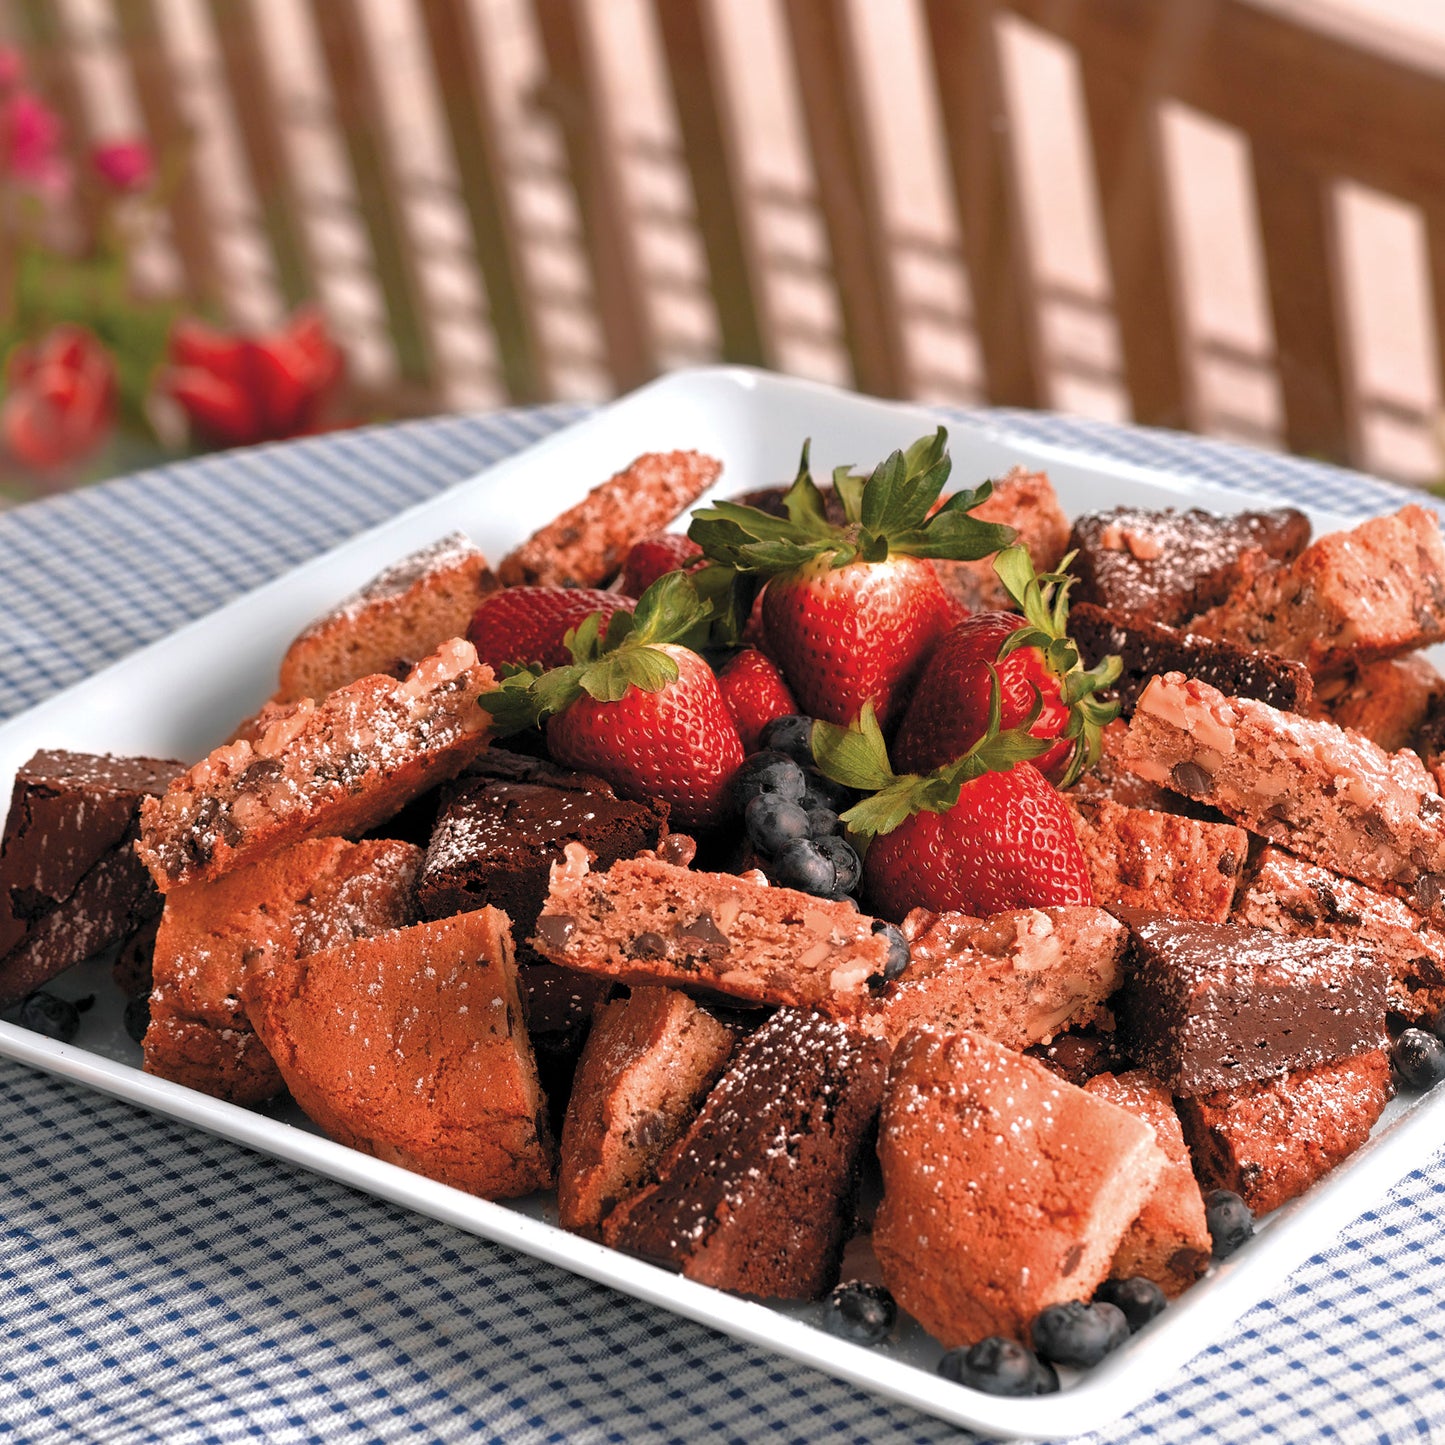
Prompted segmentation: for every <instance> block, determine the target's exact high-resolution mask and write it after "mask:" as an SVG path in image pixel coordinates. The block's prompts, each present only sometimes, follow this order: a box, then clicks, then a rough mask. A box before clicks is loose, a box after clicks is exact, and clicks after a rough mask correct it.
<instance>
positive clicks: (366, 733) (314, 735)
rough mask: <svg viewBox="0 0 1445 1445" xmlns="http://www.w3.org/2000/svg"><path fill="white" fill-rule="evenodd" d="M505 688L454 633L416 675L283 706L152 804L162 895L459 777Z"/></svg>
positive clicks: (143, 829) (150, 861)
mask: <svg viewBox="0 0 1445 1445" xmlns="http://www.w3.org/2000/svg"><path fill="white" fill-rule="evenodd" d="M492 685H493V677H492V669H491V668H490V667H488V666H487V665H486V664H485V663H479V662H478V661H477V653H476V649H475V648H474V647H473V646H472V645H471V643H470V642H466V641H464V640H463V639H461V638H451V639H450V640H449V641H447V642H445V643H443V644H442V646H441V647H440V648H438V649H437V651H436V652H434V653H433V654H432V655H431V656H430V657H428V658H426V659H424V660H423V661H422V662H420V663H418V664H417V665H416V667H414V668H413V669H412V670H411V671H410V672H409V673H408V674H407V675H406V677H405V678H403V679H402V680H401V681H397V680H396V679H394V678H389V677H380V676H377V677H363V678H361V679H360V680H359V681H357V682H353V683H350V684H349V685H348V686H346V687H343V688H342V689H341V690H340V691H339V692H333V693H332V694H331V695H330V696H329V697H327V698H326V699H325V701H323V702H319V703H313V702H311V701H310V700H307V699H303V700H302V701H301V702H299V703H296V704H295V705H294V706H292V707H289V708H284V709H280V710H278V711H276V712H275V713H274V715H272V716H271V718H270V720H269V722H268V723H267V725H266V727H265V729H264V730H263V731H262V733H261V734H260V736H259V737H257V738H256V739H255V741H254V742H245V741H240V742H234V743H228V744H226V745H225V746H224V747H219V748H217V749H216V750H215V751H214V752H212V753H211V754H210V755H209V756H208V757H206V758H203V759H202V760H201V761H200V762H199V763H197V764H196V765H195V767H193V768H191V769H190V771H189V772H187V773H185V774H183V775H182V776H181V777H179V778H177V779H176V780H175V781H174V782H173V783H172V784H171V785H170V787H168V788H167V789H166V791H165V794H164V796H162V797H160V798H147V799H146V801H145V803H144V804H142V806H141V821H140V841H139V842H138V844H137V845H136V846H137V851H138V852H139V853H140V856H141V859H142V861H143V862H144V863H145V865H146V867H147V868H149V869H150V872H151V876H152V877H153V878H154V879H155V881H156V884H157V886H158V887H159V888H160V890H161V892H163V893H164V892H166V891H167V890H168V889H170V888H174V887H176V886H177V885H179V884H182V883H199V882H205V881H207V880H209V879H212V878H218V877H220V875H221V874H222V873H224V872H226V871H227V869H230V868H235V867H237V866H239V865H240V864H241V863H246V862H253V861H255V860H256V859H257V858H262V857H265V856H266V855H267V854H268V853H274V852H276V851H277V850H278V849H280V848H284V847H285V846H286V845H287V844H289V843H297V842H300V841H301V839H303V838H314V837H318V836H321V835H323V834H326V835H332V834H337V835H341V836H343V837H344V836H355V835H357V834H360V833H364V832H366V830H367V829H369V828H373V827H375V826H376V825H377V824H378V823H381V822H383V821H385V820H386V819H387V818H389V817H391V816H392V815H393V814H394V813H395V812H396V811H397V810H398V809H399V808H401V807H402V806H403V805H404V804H406V803H408V802H410V801H411V800H412V799H413V798H414V797H416V796H417V795H418V794H419V793H422V792H424V791H425V790H426V789H427V788H430V787H432V786H434V785H435V784H437V783H441V782H445V781H446V780H447V779H448V778H451V777H454V776H455V775H456V774H457V773H459V772H460V771H461V770H462V769H463V768H464V767H466V765H467V764H468V763H469V762H470V761H471V760H472V759H473V758H474V757H476V756H477V754H478V753H480V752H481V751H482V749H483V748H485V747H486V745H487V737H488V729H489V727H490V724H491V718H490V717H489V715H488V714H487V713H486V712H485V711H484V710H483V709H482V707H481V705H480V704H479V703H478V701H477V699H478V697H480V695H481V694H482V693H483V692H488V691H490V690H491V688H492Z"/></svg>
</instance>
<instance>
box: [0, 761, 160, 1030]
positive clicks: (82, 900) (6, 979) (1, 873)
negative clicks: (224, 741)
mask: <svg viewBox="0 0 1445 1445" xmlns="http://www.w3.org/2000/svg"><path fill="white" fill-rule="evenodd" d="M183 771H184V764H182V763H175V762H167V761H162V760H160V759H156V758H118V757H110V756H107V755H94V754H90V753H72V752H62V751H44V752H38V753H36V754H35V756H34V757H33V758H31V759H30V761H29V762H27V763H26V764H24V766H23V767H21V768H20V769H19V771H18V772H17V773H16V774H15V785H14V788H13V790H12V792H11V799H10V812H9V814H8V815H7V817H6V820H5V834H4V841H3V843H0V1005H3V1004H7V1003H13V1002H14V1001H15V1000H16V999H19V998H23V997H24V996H25V995H26V994H27V993H29V992H30V991H31V990H32V989H34V988H36V987H38V986H39V985H40V984H42V983H44V982H45V981H46V980H47V979H49V978H53V977H54V976H55V975H56V974H58V973H61V972H63V971H64V970H65V969H67V968H69V967H70V966H71V965H72V964H76V963H79V962H80V961H81V960H82V959H85V958H89V957H90V956H91V954H93V953H98V952H99V951H100V950H101V949H103V948H106V947H108V946H109V945H110V944H112V943H115V942H116V941H117V940H118V939H121V938H124V937H125V935H126V934H128V933H131V932H133V931H134V930H135V929H136V928H137V927H138V926H139V925H140V924H141V923H143V922H144V921H145V920H146V919H147V918H150V917H153V916H154V915H155V914H156V913H158V912H159V911H160V906H161V899H160V894H159V893H158V892H157V891H156V889H155V886H154V885H153V884H152V883H151V881H150V879H149V877H148V876H146V875H145V869H144V867H141V868H140V869H139V871H137V864H138V862H139V860H138V859H137V858H136V856H135V854H134V852H133V850H132V848H131V843H132V842H133V841H134V839H135V834H136V818H137V814H138V813H139V810H140V804H141V799H142V798H147V797H157V796H159V795H160V794H161V793H163V792H164V791H165V789H166V786H167V785H168V784H169V782H170V780H171V779H172V778H174V777H176V776H178V775H179V774H180V773H181V772H183Z"/></svg>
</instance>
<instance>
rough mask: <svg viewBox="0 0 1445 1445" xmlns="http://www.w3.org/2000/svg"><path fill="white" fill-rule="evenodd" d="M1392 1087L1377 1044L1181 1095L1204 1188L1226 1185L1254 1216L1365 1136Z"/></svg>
mask: <svg viewBox="0 0 1445 1445" xmlns="http://www.w3.org/2000/svg"><path fill="white" fill-rule="evenodd" d="M1391 1092H1392V1088H1391V1084H1390V1060H1389V1055H1388V1054H1386V1053H1385V1051H1384V1050H1382V1049H1376V1050H1372V1051H1371V1052H1369V1053H1364V1054H1355V1055H1354V1056H1353V1057H1351V1058H1347V1059H1336V1060H1334V1061H1332V1062H1330V1063H1325V1064H1315V1065H1314V1066H1313V1067H1311V1068H1305V1069H1295V1070H1292V1071H1291V1072H1289V1073H1287V1074H1284V1075H1282V1076H1279V1077H1277V1078H1272V1079H1264V1080H1261V1081H1260V1082H1258V1083H1254V1084H1244V1085H1241V1086H1240V1087H1239V1088H1235V1089H1224V1090H1221V1091H1220V1092H1218V1093H1214V1094H1203V1095H1200V1096H1199V1097H1197V1098H1193V1099H1181V1100H1180V1101H1179V1116H1180V1119H1181V1121H1182V1123H1183V1125H1184V1134H1185V1137H1186V1138H1187V1139H1188V1141H1189V1148H1190V1151H1191V1152H1192V1154H1193V1156H1194V1172H1195V1174H1196V1175H1197V1176H1198V1178H1199V1182H1200V1183H1201V1184H1202V1185H1203V1186H1204V1187H1205V1188H1206V1189H1232V1190H1233V1191H1234V1192H1235V1193H1236V1194H1238V1195H1239V1196H1240V1197H1241V1198H1242V1199H1243V1200H1244V1202H1245V1203H1246V1204H1247V1205H1249V1207H1250V1208H1251V1209H1252V1210H1253V1211H1254V1212H1255V1213H1256V1214H1265V1213H1268V1211H1269V1210H1271V1209H1278V1208H1279V1206H1280V1205H1281V1204H1284V1203H1285V1202H1286V1201H1288V1200H1290V1199H1293V1198H1295V1196H1296V1195H1299V1194H1303V1193H1304V1192H1305V1190H1306V1189H1308V1188H1309V1187H1310V1185H1312V1184H1313V1183H1315V1181H1316V1180H1318V1179H1322V1178H1323V1177H1324V1176H1325V1175H1326V1174H1328V1173H1329V1171H1330V1170H1331V1169H1333V1168H1334V1167H1335V1165H1336V1164H1338V1163H1340V1161H1341V1160H1343V1159H1345V1158H1347V1157H1348V1156H1349V1155H1350V1154H1353V1153H1354V1151H1355V1150H1356V1149H1358V1148H1359V1147H1360V1145H1362V1144H1363V1143H1364V1142H1365V1140H1366V1139H1368V1138H1369V1137H1370V1130H1371V1129H1372V1128H1373V1127H1374V1125H1375V1121H1376V1120H1377V1119H1378V1118H1379V1117H1380V1115H1381V1114H1382V1113H1383V1112H1384V1109H1385V1105H1386V1104H1387V1103H1388V1102H1389V1101H1390V1095H1391Z"/></svg>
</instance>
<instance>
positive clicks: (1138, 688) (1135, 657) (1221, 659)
mask: <svg viewBox="0 0 1445 1445" xmlns="http://www.w3.org/2000/svg"><path fill="white" fill-rule="evenodd" d="M1069 636H1070V637H1072V638H1073V639H1074V641H1075V643H1077V645H1078V648H1079V655H1080V656H1081V657H1083V659H1084V660H1085V662H1087V663H1095V662H1098V661H1100V660H1101V659H1103V658H1105V657H1107V656H1108V655H1109V654H1110V653H1117V654H1118V656H1119V657H1120V658H1121V659H1122V660H1123V664H1124V668H1123V671H1122V672H1121V673H1120V674H1119V680H1118V682H1116V683H1115V684H1114V688H1113V690H1114V692H1115V693H1116V694H1117V695H1118V698H1119V703H1120V711H1121V715H1122V716H1123V717H1126V718H1127V717H1128V716H1129V715H1130V714H1131V713H1132V712H1133V711H1134V704H1135V703H1136V702H1137V701H1138V699H1139V694H1140V692H1142V691H1143V689H1144V686H1145V684H1146V683H1147V682H1148V681H1149V679H1150V678H1151V677H1154V676H1155V675H1156V674H1157V673H1161V672H1182V673H1183V674H1184V675H1185V676H1186V677H1197V678H1200V679H1202V680H1203V681H1204V682H1207V683H1209V684H1211V686H1214V687H1217V688H1218V689H1219V690H1220V692H1222V693H1225V694H1226V695H1227V696H1229V697H1253V698H1258V699H1259V701H1260V702H1267V703H1268V704H1269V705H1270V706H1271V707H1277V708H1283V709H1284V710H1285V711H1286V712H1304V711H1305V710H1306V709H1307V708H1308V706H1309V703H1310V698H1311V695H1312V694H1313V691H1314V684H1313V681H1312V679H1311V677H1310V670H1309V668H1307V667H1306V666H1305V665H1304V664H1303V663H1302V662H1290V661H1289V660H1288V659H1286V658H1283V657H1276V656H1275V655H1274V654H1273V653H1269V652H1255V651H1251V650H1250V649H1248V648H1244V647H1236V646H1234V644H1233V643H1229V642H1215V641H1214V640H1212V639H1211V638H1207V637H1199V636H1196V635H1195V634H1194V633H1192V632H1190V631H1189V630H1188V629H1187V628H1178V627H1165V626H1164V625H1163V624H1162V623H1158V622H1150V621H1147V620H1146V619H1144V618H1139V617H1136V618H1134V619H1133V620H1132V621H1126V620H1125V619H1124V618H1122V617H1121V616H1119V615H1118V614H1116V613H1113V612H1110V611H1108V610H1107V609H1105V608H1103V607H1098V606H1095V605H1094V604H1093V603H1092V602H1079V603H1075V604H1074V606H1072V607H1070V609H1069Z"/></svg>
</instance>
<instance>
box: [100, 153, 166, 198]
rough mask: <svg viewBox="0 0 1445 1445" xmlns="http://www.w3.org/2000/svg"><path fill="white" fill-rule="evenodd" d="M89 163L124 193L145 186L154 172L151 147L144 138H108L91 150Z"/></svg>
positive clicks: (108, 183)
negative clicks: (110, 139)
mask: <svg viewBox="0 0 1445 1445" xmlns="http://www.w3.org/2000/svg"><path fill="white" fill-rule="evenodd" d="M90 163H91V165H93V166H94V167H95V171H96V174H97V175H98V176H99V177H100V178H101V180H103V181H104V182H105V183H106V184H107V185H109V186H110V187H112V188H113V189H114V190H117V191H119V192H121V193H122V194H123V195H128V194H130V193H131V192H132V191H143V190H145V188H146V187H147V186H149V185H150V183H151V181H152V179H153V178H154V176H155V172H156V165H155V158H154V157H153V156H152V155H151V148H150V146H148V145H147V144H146V143H145V141H143V140H115V141H107V142H106V143H105V144H103V145H98V146H96V147H95V149H94V150H93V151H91V153H90Z"/></svg>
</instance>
